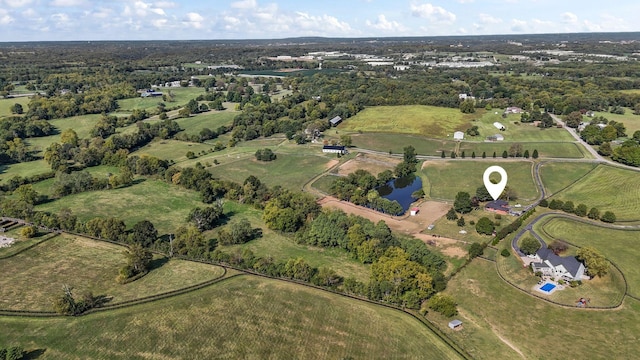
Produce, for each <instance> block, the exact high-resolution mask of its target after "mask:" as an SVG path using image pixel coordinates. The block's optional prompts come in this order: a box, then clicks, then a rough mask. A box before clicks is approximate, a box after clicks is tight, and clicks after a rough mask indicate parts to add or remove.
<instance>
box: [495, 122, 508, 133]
mask: <svg viewBox="0 0 640 360" xmlns="http://www.w3.org/2000/svg"><path fill="white" fill-rule="evenodd" d="M493 126H495V127H496V129H498V130H501V131H504V130H506V129H507V128H506V127H504V125H502V123H499V122H497V121H496V122H494V123H493Z"/></svg>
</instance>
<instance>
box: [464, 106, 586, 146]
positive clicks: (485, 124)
mask: <svg viewBox="0 0 640 360" xmlns="http://www.w3.org/2000/svg"><path fill="white" fill-rule="evenodd" d="M496 112H497V114H496ZM502 113H503V110H501V109H494V110H492V111H486V112H485V111H482V112H479V113H478V114H479V115H480V118H479V119H478V120H477V121H473V122H472V123H471V125H476V126H478V131H479V132H480V135H479V136H476V137H466V136H465V140H471V141H473V140H477V141H484V139H485V138H486V137H487V136H491V135H494V134H502V135H503V136H504V138H505V140H506V141H517V142H541V141H558V142H562V141H573V137H572V136H571V134H569V132H567V131H566V130H565V129H558V128H549V129H540V128H538V127H536V126H533V124H530V123H529V124H522V123H520V114H510V115H508V116H507V118H506V119H503V118H502ZM494 122H499V123H501V124H502V125H504V126H505V128H506V130H505V131H499V130H498V129H497V128H496V127H495V126H493V123H494ZM516 123H518V124H516ZM538 151H539V150H538Z"/></svg>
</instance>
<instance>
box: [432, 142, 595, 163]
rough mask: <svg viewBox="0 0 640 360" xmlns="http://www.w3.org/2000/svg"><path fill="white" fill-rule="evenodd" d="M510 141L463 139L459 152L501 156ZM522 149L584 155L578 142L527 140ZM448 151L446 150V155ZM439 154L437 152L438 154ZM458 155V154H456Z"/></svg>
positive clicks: (546, 154) (545, 153)
mask: <svg viewBox="0 0 640 360" xmlns="http://www.w3.org/2000/svg"><path fill="white" fill-rule="evenodd" d="M511 144H512V143H510V142H502V141H496V142H468V141H464V142H462V143H460V153H462V151H464V152H465V155H466V156H467V157H471V153H472V152H474V151H475V153H476V157H482V153H483V152H485V153H486V155H487V158H492V157H493V153H494V152H495V153H496V157H497V158H502V152H503V151H507V152H508V151H509V147H511ZM522 148H523V151H525V150H529V154H530V155H532V154H533V150H538V155H539V156H540V157H541V158H575V159H581V158H584V157H585V152H586V150H585V152H583V151H582V150H581V148H580V146H579V145H578V144H575V143H570V142H530V143H529V142H528V143H524V142H523V143H522ZM449 154H450V152H447V156H448V155H449ZM438 155H439V154H438ZM458 155H460V154H458Z"/></svg>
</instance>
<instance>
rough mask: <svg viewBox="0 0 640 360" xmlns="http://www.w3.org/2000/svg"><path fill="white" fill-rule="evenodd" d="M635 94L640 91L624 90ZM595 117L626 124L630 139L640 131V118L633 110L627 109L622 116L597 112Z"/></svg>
mask: <svg viewBox="0 0 640 360" xmlns="http://www.w3.org/2000/svg"><path fill="white" fill-rule="evenodd" d="M627 91H630V92H634V93H636V94H637V93H640V91H639V90H638V89H636V90H623V91H622V92H627ZM595 116H602V117H604V118H606V119H608V120H614V121H617V122H621V123H624V127H625V128H626V129H627V135H628V136H629V137H631V136H633V133H634V132H636V131H638V130H640V116H639V115H634V114H633V109H631V108H625V113H624V115H620V114H612V113H610V112H605V111H596V112H595Z"/></svg>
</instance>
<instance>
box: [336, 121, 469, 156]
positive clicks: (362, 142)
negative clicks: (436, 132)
mask: <svg viewBox="0 0 640 360" xmlns="http://www.w3.org/2000/svg"><path fill="white" fill-rule="evenodd" d="M349 120H351V119H349ZM351 137H352V140H353V145H354V146H356V147H359V148H364V149H369V150H376V151H382V152H389V151H391V152H392V153H394V154H402V153H403V151H404V150H403V149H404V148H405V147H406V146H409V145H411V146H413V147H414V148H415V149H416V153H417V154H418V155H430V156H440V153H441V152H442V150H444V151H445V153H446V154H447V156H448V155H449V153H451V151H453V150H454V149H455V147H456V144H455V142H454V141H451V140H435V139H427V138H424V137H421V136H415V135H405V134H392V133H366V134H353V135H351ZM469 155H471V153H469Z"/></svg>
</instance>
